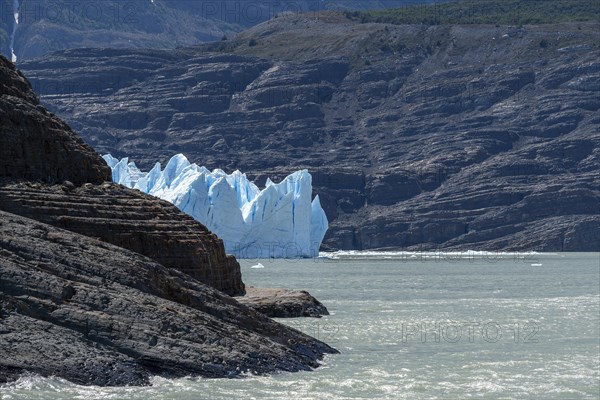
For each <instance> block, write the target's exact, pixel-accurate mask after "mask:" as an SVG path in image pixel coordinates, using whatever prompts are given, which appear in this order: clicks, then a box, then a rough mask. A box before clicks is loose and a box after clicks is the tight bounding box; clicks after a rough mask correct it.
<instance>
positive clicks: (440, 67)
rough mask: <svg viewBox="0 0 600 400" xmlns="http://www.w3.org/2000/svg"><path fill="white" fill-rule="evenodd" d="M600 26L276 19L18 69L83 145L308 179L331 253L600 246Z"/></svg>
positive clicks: (144, 159)
mask: <svg viewBox="0 0 600 400" xmlns="http://www.w3.org/2000/svg"><path fill="white" fill-rule="evenodd" d="M599 32H600V30H599V25H598V23H595V22H572V23H553V24H541V25H523V26H500V25H499V26H495V25H476V24H470V25H434V26H429V25H393V24H386V23H360V22H359V21H355V20H353V19H349V18H347V17H346V16H344V15H342V14H336V13H325V14H321V15H319V17H318V18H314V16H301V15H300V16H299V15H288V16H281V17H279V18H276V19H273V20H271V21H269V22H266V23H264V24H261V25H258V26H256V27H253V28H251V29H249V30H247V31H244V32H243V33H241V34H239V35H238V36H236V37H235V39H232V40H227V41H219V42H215V43H212V44H207V45H203V46H197V47H189V48H181V49H177V50H107V49H104V50H95V49H82V50H69V51H65V52H60V53H54V54H51V55H48V56H45V57H43V58H40V59H36V60H31V61H27V62H24V63H23V64H21V66H22V68H23V69H24V70H25V71H26V73H27V75H28V76H29V77H30V79H31V81H32V84H33V86H34V87H35V88H36V90H37V91H39V92H40V93H41V95H42V100H43V102H44V103H45V104H46V105H47V106H48V107H49V108H50V109H52V110H53V111H55V112H56V113H57V114H58V115H60V116H61V117H63V118H64V119H65V120H66V121H68V122H69V123H70V124H71V125H73V126H74V127H75V128H76V129H77V130H78V131H80V132H81V133H82V136H83V137H84V139H85V140H86V142H87V143H89V144H90V145H91V146H93V147H94V148H95V149H96V150H98V151H99V152H102V153H112V154H113V155H114V156H119V157H122V156H129V157H130V158H131V160H133V161H136V162H137V163H138V165H139V166H141V167H143V168H146V169H148V168H150V167H151V166H152V165H153V164H154V163H155V162H157V161H161V162H163V163H164V162H165V161H166V160H167V159H168V158H169V157H171V156H172V155H174V154H176V153H184V154H185V155H186V156H187V157H188V158H189V159H190V161H192V162H196V163H198V164H200V165H206V166H207V167H209V168H217V167H218V168H223V169H225V170H228V171H229V172H231V171H232V170H234V169H240V170H242V171H244V172H249V173H251V175H253V176H254V177H257V179H258V181H259V183H260V182H264V180H265V179H266V176H271V177H273V176H275V177H276V178H277V177H283V176H285V175H284V174H286V173H288V172H291V171H292V170H297V169H300V168H308V169H309V171H310V172H311V173H312V174H313V177H314V185H315V192H316V193H318V194H319V195H320V197H321V202H322V204H323V207H324V209H325V211H326V213H327V215H328V217H329V220H330V222H331V223H330V227H331V228H330V231H329V233H328V235H327V237H326V240H325V244H326V246H328V247H330V248H341V249H372V248H403V249H421V248H426V249H433V248H445V249H482V250H497V249H498V250H499V249H502V250H545V251H560V250H564V251H598V250H600V213H599V211H600V189H599V188H600V185H599V184H600V171H599V169H598V165H599V162H600V133H599V127H600V118H599V116H598V108H599V106H600V98H599V96H598V94H599V91H600V86H599V85H598V82H599V81H600V63H599V62H598V59H599V56H600V48H599V45H598V43H600V40H599V39H600V33H599Z"/></svg>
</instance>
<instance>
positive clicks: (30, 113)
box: [0, 59, 244, 295]
mask: <svg viewBox="0 0 600 400" xmlns="http://www.w3.org/2000/svg"><path fill="white" fill-rule="evenodd" d="M0 68H1V69H0V74H1V75H0V76H2V78H1V79H2V81H1V82H2V84H1V86H0V90H1V92H0V94H1V95H2V101H1V102H0V118H1V121H2V124H0V155H1V156H2V157H1V158H0V178H3V180H4V182H3V184H2V185H0V209H2V210H5V211H8V212H11V213H13V214H18V215H22V216H25V217H28V218H32V219H36V220H38V221H43V222H45V223H48V224H52V225H54V226H57V227H60V228H65V229H69V230H71V231H74V232H77V233H80V234H83V235H87V236H91V237H95V238H99V239H101V240H103V241H106V242H108V243H112V244H114V245H117V246H120V247H124V248H126V249H129V250H131V251H134V252H137V253H140V254H143V255H145V256H148V257H150V258H152V259H153V260H155V261H157V262H158V263H160V264H162V265H164V266H167V267H171V268H176V269H178V270H180V271H182V272H185V273H187V274H189V275H190V276H193V277H194V278H196V279H199V280H200V281H202V282H204V283H206V284H208V285H211V286H213V287H215V288H217V289H219V290H222V291H224V292H225V293H228V294H231V295H236V294H243V293H244V284H243V282H242V279H241V274H240V268H239V264H238V263H237V261H236V260H235V259H234V258H233V257H229V256H227V255H226V254H225V250H224V247H223V243H222V241H221V240H220V239H219V238H217V237H216V236H215V235H213V234H212V233H210V232H209V231H208V230H207V229H206V228H205V227H204V226H202V225H201V224H198V223H196V222H195V221H194V220H193V219H192V218H190V217H188V216H186V215H185V214H183V213H181V212H180V211H179V210H178V209H177V208H175V207H173V206H172V205H171V204H170V203H168V202H160V201H158V200H157V199H156V198H154V197H151V196H146V195H143V194H141V193H139V192H137V191H132V190H126V189H125V188H122V187H120V186H118V185H112V184H108V183H107V184H105V185H102V186H98V185H97V184H99V183H103V182H105V181H108V182H110V181H111V171H110V168H109V167H108V166H107V165H106V163H105V162H104V160H103V159H102V158H101V157H100V156H99V155H98V154H97V153H96V152H95V151H94V150H93V149H92V148H90V147H89V146H88V145H86V144H84V143H83V141H82V140H81V138H80V137H79V136H77V135H76V134H75V133H74V132H73V131H72V130H71V128H69V127H68V126H67V125H66V124H65V123H64V122H62V121H61V120H60V119H58V118H57V117H56V116H54V115H52V114H51V113H49V112H48V111H46V110H45V109H44V108H43V107H41V106H40V105H39V102H38V99H37V97H36V96H35V94H34V93H33V91H32V90H31V88H30V87H29V84H28V82H27V80H26V79H25V78H24V76H23V75H22V74H21V73H20V72H18V71H17V70H15V68H14V66H13V65H12V64H11V63H9V62H8V61H7V60H6V59H2V61H0ZM15 180H17V181H22V180H37V181H40V182H43V183H36V184H27V183H26V184H13V183H12V182H11V181H15ZM57 182H60V183H62V184H61V185H55V186H52V184H53V183H57ZM63 182H64V183H63ZM84 183H85V185H83V186H82V184H84Z"/></svg>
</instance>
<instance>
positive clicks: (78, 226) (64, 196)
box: [0, 183, 244, 295]
mask: <svg viewBox="0 0 600 400" xmlns="http://www.w3.org/2000/svg"><path fill="white" fill-rule="evenodd" d="M0 210H4V211H7V212H10V213H13V214H18V215H22V216H25V217H27V218H31V219H35V220H37V221H41V222H44V223H47V224H50V225H54V226H56V227H59V228H63V229H68V230H70V231H73V232H77V233H79V234H82V235H85V236H89V237H92V238H97V239H100V240H102V241H104V242H107V243H111V244H114V245H116V246H120V247H123V248H125V249H128V250H131V251H133V252H136V253H139V254H142V255H145V256H147V257H149V258H151V259H153V260H154V261H156V262H158V263H159V264H161V265H164V266H165V267H169V268H174V269H177V270H179V271H181V272H185V273H186V274H188V275H190V276H192V277H194V278H195V279H197V280H199V281H200V282H203V283H205V284H207V285H210V286H212V287H214V288H216V289H219V290H221V291H222V292H225V293H227V294H230V295H239V294H243V293H244V283H243V282H242V277H241V272H240V266H239V264H238V262H237V261H236V259H235V258H234V257H232V256H227V255H226V254H225V249H224V247H223V242H222V240H221V239H219V238H218V237H217V236H216V235H214V234H212V233H210V232H209V231H208V230H206V228H204V227H203V226H202V225H201V224H199V223H197V222H196V221H194V220H193V219H192V218H191V217H188V216H187V215H185V214H184V213H182V212H180V211H179V210H178V209H177V208H176V207H174V206H173V205H172V204H170V203H168V202H165V201H160V200H158V199H156V198H154V197H151V196H148V195H144V194H142V193H141V192H138V191H133V190H129V189H126V188H124V187H122V186H119V185H116V184H112V183H105V184H103V185H99V186H97V185H91V184H86V185H83V186H81V187H70V186H68V185H56V186H49V185H41V184H37V183H34V184H32V183H20V184H5V185H0Z"/></svg>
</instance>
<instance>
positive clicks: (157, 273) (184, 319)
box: [0, 56, 335, 385]
mask: <svg viewBox="0 0 600 400" xmlns="http://www.w3.org/2000/svg"><path fill="white" fill-rule="evenodd" d="M0 149H2V152H3V153H2V160H1V162H2V168H1V169H0V383H3V382H8V381H12V380H14V379H16V378H17V377H18V376H20V375H21V374H23V373H25V372H33V373H37V374H40V375H43V376H57V377H61V378H65V379H68V380H70V381H72V382H76V383H81V384H94V385H131V384H133V385H140V384H148V383H149V380H150V378H151V377H152V376H154V375H160V376H166V377H182V376H189V375H201V376H206V377H226V376H236V375H239V374H240V373H242V372H244V371H248V372H256V373H267V372H273V371H279V370H283V371H299V370H309V369H311V368H314V367H317V366H318V360H319V359H320V358H321V357H322V356H323V355H324V354H325V353H334V352H335V350H334V349H332V348H330V347H329V346H327V345H326V344H324V343H321V342H319V341H317V340H314V339H312V338H310V337H308V336H306V335H303V334H301V333H300V332H297V331H295V330H292V329H289V328H286V327H285V326H283V325H280V324H278V323H276V322H274V321H272V320H270V319H268V318H267V317H266V316H264V315H263V314H260V313H258V312H255V311H254V310H252V309H250V308H248V307H246V306H243V305H241V304H239V303H238V302H237V301H235V300H234V299H233V298H232V297H230V296H228V295H226V294H225V293H222V291H223V292H227V293H230V294H240V293H243V292H244V285H243V282H242V281H241V277H240V273H239V265H238V263H237V261H236V260H235V259H234V258H232V257H228V256H226V254H225V252H224V249H223V244H222V242H221V241H220V239H218V238H217V237H216V236H214V235H213V234H211V233H210V232H209V231H207V230H206V229H205V228H204V227H203V226H202V225H200V224H198V223H197V222H195V221H193V220H192V219H191V218H190V217H188V216H186V215H184V214H182V213H181V212H180V211H178V210H177V209H176V208H175V207H173V206H172V205H169V204H167V203H164V202H161V201H159V200H157V199H155V198H152V197H149V196H145V195H143V194H141V193H139V192H135V191H132V190H129V189H126V188H124V187H120V186H118V185H114V184H112V183H108V182H104V183H102V182H103V181H104V180H105V179H108V178H109V177H110V172H109V170H108V169H107V168H106V166H105V164H104V161H103V160H102V159H101V158H100V157H99V156H98V155H97V154H96V153H95V152H94V151H93V150H92V149H91V148H90V147H88V146H87V145H85V144H83V142H82V141H81V139H79V138H78V136H77V135H76V134H75V133H74V132H73V131H72V130H71V129H70V128H69V127H68V126H67V125H66V124H65V123H64V122H62V121H60V120H59V119H58V118H57V117H55V116H54V115H52V114H51V113H49V112H48V111H46V110H45V109H44V108H43V107H41V106H40V105H39V104H38V101H37V98H36V97H35V95H34V94H33V92H32V91H31V88H30V87H29V85H28V83H27V81H26V79H25V78H24V77H23V75H22V74H21V73H20V72H18V71H17V70H15V68H14V67H13V66H12V64H11V63H10V62H8V60H6V59H5V58H4V57H1V56H0ZM56 182H61V183H60V184H56ZM61 228H66V229H61ZM207 284H209V285H211V286H213V287H210V286H208V285H207ZM215 288H216V289H215ZM217 289H219V290H217Z"/></svg>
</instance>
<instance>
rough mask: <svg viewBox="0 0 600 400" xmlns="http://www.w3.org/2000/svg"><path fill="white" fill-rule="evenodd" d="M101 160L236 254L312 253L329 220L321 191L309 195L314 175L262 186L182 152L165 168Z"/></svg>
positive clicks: (131, 185) (300, 173) (299, 175)
mask: <svg viewBox="0 0 600 400" xmlns="http://www.w3.org/2000/svg"><path fill="white" fill-rule="evenodd" d="M103 158H104V160H106V162H107V163H108V165H109V166H110V167H111V169H112V178H113V181H114V182H116V183H119V184H122V185H124V186H127V187H129V188H132V189H138V190H140V191H142V192H144V193H147V194H150V195H153V196H156V197H159V198H161V199H163V200H167V201H169V202H171V203H173V204H174V205H175V206H177V207H178V208H179V209H180V210H182V211H183V212H185V213H187V214H189V215H191V216H192V217H193V218H194V219H196V220H197V221H199V222H201V223H202V224H204V225H205V226H206V227H207V228H208V229H210V230H211V231H212V232H214V233H216V234H217V235H218V236H219V237H220V238H221V239H223V242H224V244H225V249H226V250H227V252H228V253H230V254H233V255H235V256H236V257H238V258H298V257H315V256H317V255H318V252H319V247H320V246H321V242H322V241H323V237H324V236H325V233H326V232H327V228H328V222H327V217H326V215H325V212H324V211H323V208H322V207H321V203H320V201H319V196H316V197H315V198H314V200H312V201H311V199H312V176H311V175H310V174H309V173H308V171H307V170H302V171H298V172H295V173H293V174H291V175H290V176H288V177H287V178H285V179H284V180H283V181H282V182H280V183H277V184H276V183H273V182H271V180H269V179H267V183H266V185H265V189H263V190H260V189H259V188H258V187H257V186H256V185H255V184H254V183H252V182H251V181H249V180H248V178H247V177H246V174H243V173H241V172H240V171H235V172H234V173H232V174H231V175H228V174H226V173H225V172H224V171H222V170H220V169H216V170H214V171H212V172H211V171H209V170H208V169H206V168H205V167H199V166H197V165H196V164H191V163H190V162H189V161H188V159H187V158H186V157H185V156H184V155H183V154H178V155H176V156H174V157H173V158H171V160H169V162H168V163H167V165H166V167H165V169H164V170H162V169H161V165H160V163H157V164H156V165H155V166H154V168H152V169H151V170H150V171H149V172H142V171H140V169H139V168H138V167H137V166H136V165H135V163H133V162H129V159H128V158H123V159H122V160H118V159H116V158H114V157H113V156H111V155H110V154H107V155H105V156H104V157H103Z"/></svg>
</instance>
